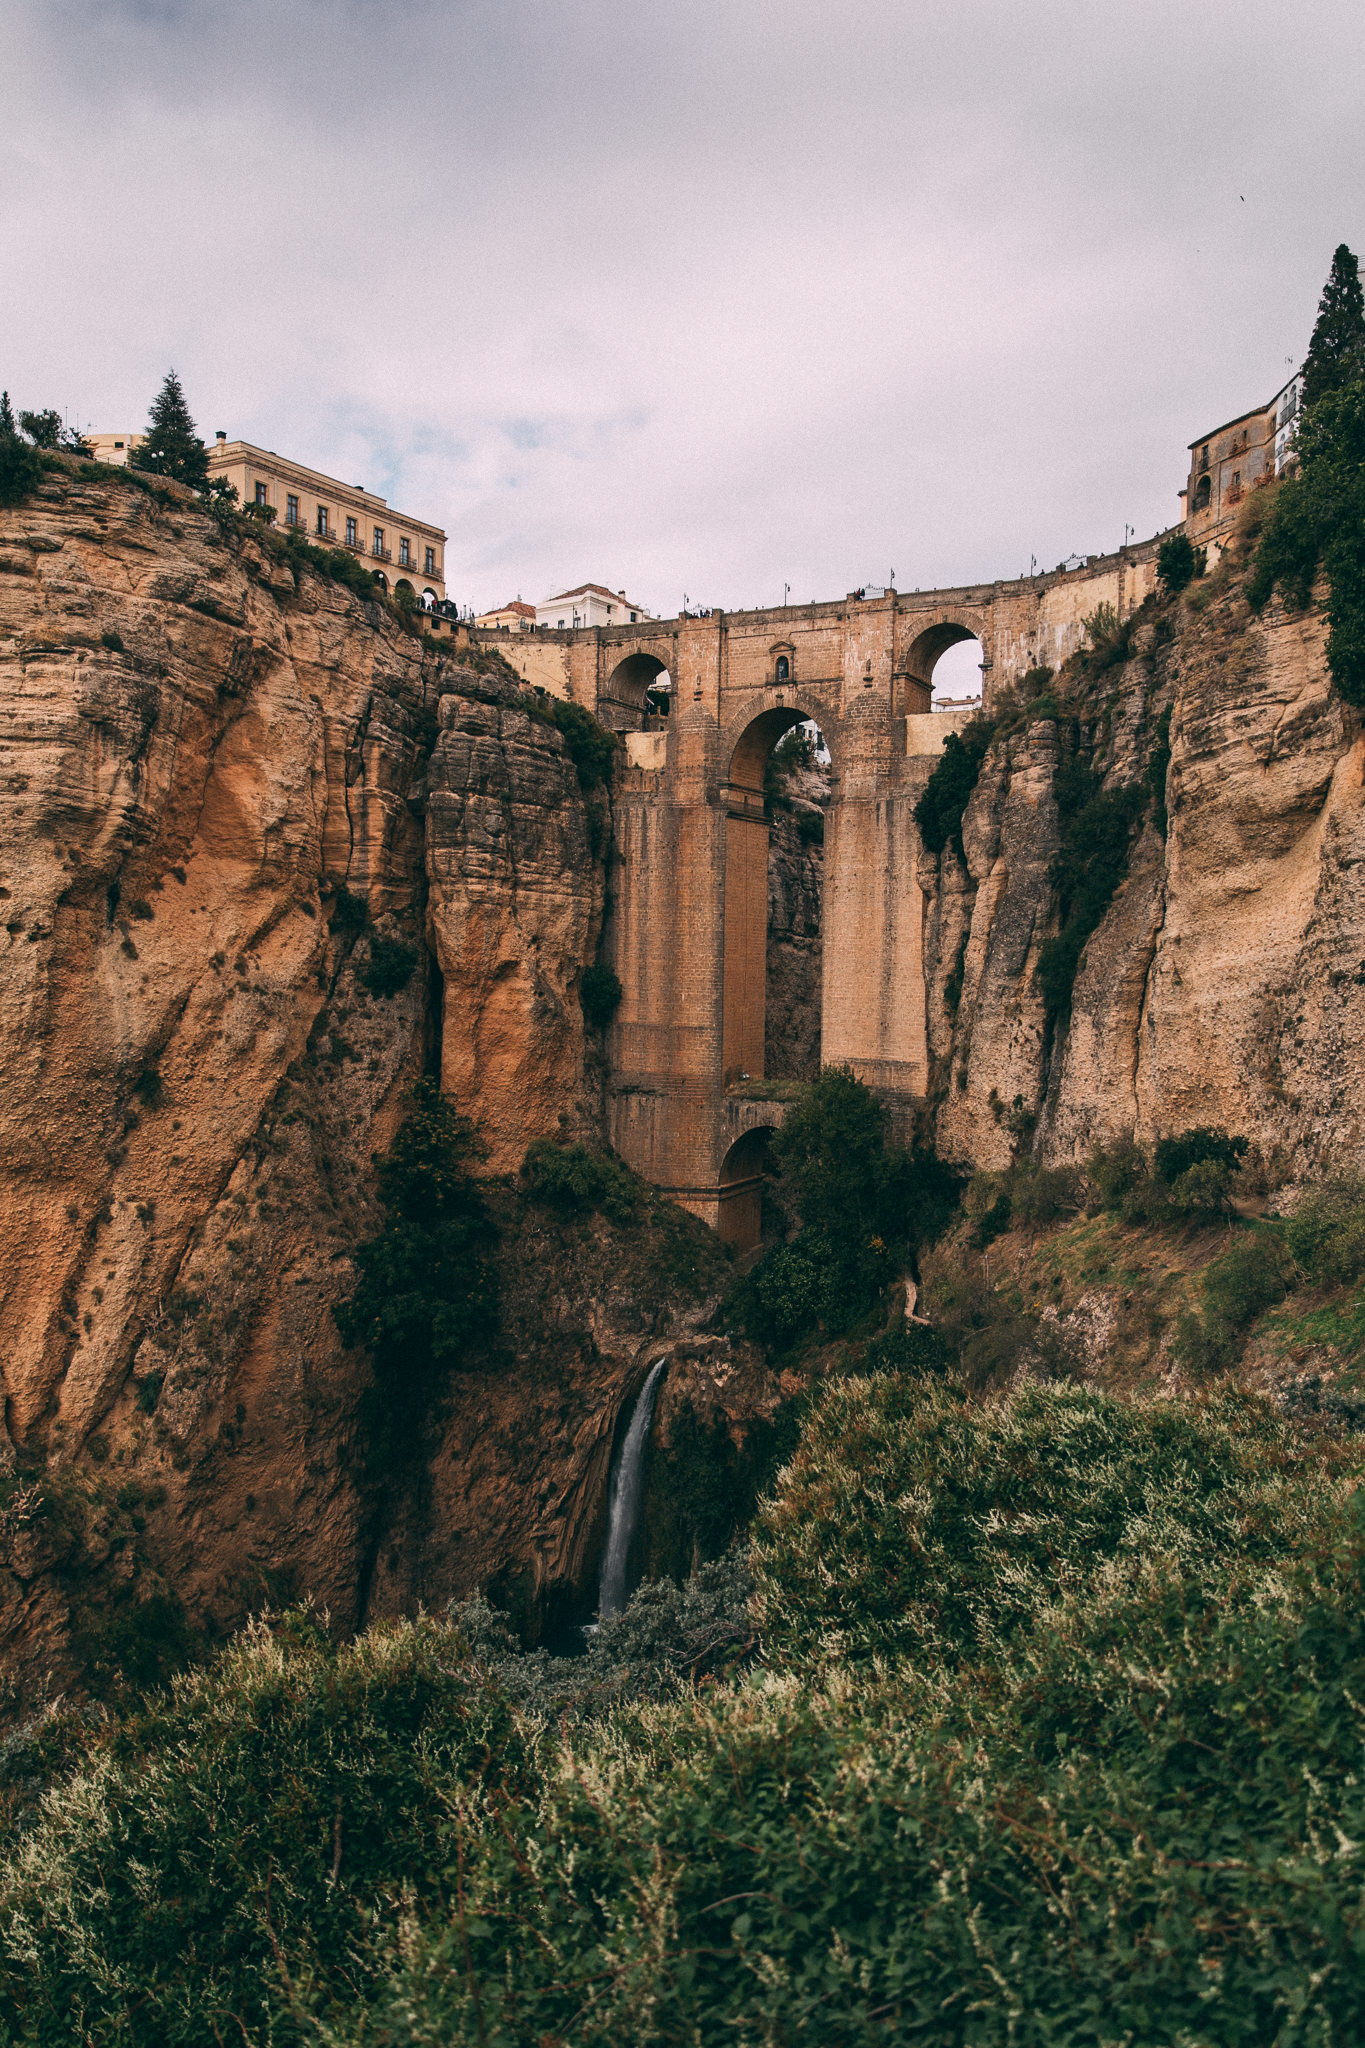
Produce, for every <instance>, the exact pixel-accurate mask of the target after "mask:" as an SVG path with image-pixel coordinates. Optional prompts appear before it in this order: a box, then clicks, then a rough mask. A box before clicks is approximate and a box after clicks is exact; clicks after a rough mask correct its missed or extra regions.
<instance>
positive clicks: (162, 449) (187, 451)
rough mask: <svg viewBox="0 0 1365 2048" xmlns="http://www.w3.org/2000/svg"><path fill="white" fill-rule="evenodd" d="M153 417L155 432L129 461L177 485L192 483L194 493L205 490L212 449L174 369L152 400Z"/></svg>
mask: <svg viewBox="0 0 1365 2048" xmlns="http://www.w3.org/2000/svg"><path fill="white" fill-rule="evenodd" d="M149 417H150V422H151V432H150V433H149V434H148V436H147V438H146V440H145V441H144V442H143V444H142V446H141V447H140V448H135V449H134V450H133V452H132V454H131V456H130V458H129V459H130V461H131V462H132V463H133V465H134V467H135V468H137V469H149V470H151V471H152V473H153V475H154V476H170V477H174V478H175V480H176V482H177V483H182V484H189V486H190V487H191V489H192V490H196V491H202V490H204V489H205V488H206V486H207V484H208V480H209V457H208V450H207V449H206V448H205V446H204V444H203V442H202V441H201V440H200V438H199V434H198V431H197V429H196V427H195V424H194V421H193V420H192V419H191V418H190V409H189V407H188V406H187V405H186V403H185V393H184V391H183V390H182V389H181V385H180V379H179V378H178V377H177V376H176V374H175V371H174V370H167V372H166V381H165V383H164V384H163V385H162V387H161V389H160V391H158V393H157V395H156V397H155V398H154V399H153V400H152V409H151V413H150V416H149Z"/></svg>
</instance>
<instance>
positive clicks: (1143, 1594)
mask: <svg viewBox="0 0 1365 2048" xmlns="http://www.w3.org/2000/svg"><path fill="white" fill-rule="evenodd" d="M1352 1442H1353V1440H1350V1439H1339V1438H1336V1437H1324V1436H1322V1435H1320V1434H1303V1433H1301V1432H1300V1431H1299V1429H1297V1428H1296V1427H1295V1426H1294V1425H1293V1424H1291V1423H1290V1422H1288V1421H1286V1420H1285V1418H1284V1417H1283V1415H1281V1414H1280V1413H1279V1412H1277V1411H1276V1410H1275V1409H1274V1408H1272V1407H1271V1406H1269V1405H1267V1404H1264V1403H1262V1402H1260V1401H1258V1400H1256V1399H1255V1398H1253V1397H1250V1396H1247V1395H1245V1394H1239V1393H1233V1392H1223V1393H1220V1394H1217V1395H1210V1396H1207V1397H1203V1398H1195V1399H1191V1400H1189V1401H1185V1402H1171V1401H1168V1400H1159V1399H1152V1398H1149V1397H1144V1396H1137V1397H1134V1398H1132V1399H1129V1400H1121V1399H1118V1398H1116V1397H1114V1396H1111V1395H1106V1394H1100V1393H1096V1392H1093V1391H1086V1390H1083V1389H1079V1388H1076V1387H1074V1386H1039V1385H1036V1384H1032V1385H1025V1386H1024V1387H1022V1388H1021V1389H1019V1390H1017V1391H1015V1392H1013V1393H1009V1394H1003V1395H998V1396H995V1397H992V1398H991V1399H988V1400H986V1401H984V1402H983V1401H981V1400H969V1399H968V1398H967V1397H966V1395H965V1394H964V1392H963V1390H962V1388H961V1386H960V1384H956V1383H954V1382H953V1381H952V1380H951V1379H949V1378H946V1377H943V1376H940V1377H937V1378H933V1379H923V1378H918V1377H916V1376H914V1375H913V1374H910V1373H894V1372H882V1373H874V1374H872V1375H861V1376H855V1377H850V1378H836V1379H833V1380H831V1381H830V1382H829V1383H828V1384H827V1385H826V1387H825V1388H824V1390H823V1392H822V1393H821V1395H820V1396H819V1398H818V1399H816V1400H815V1402H814V1403H813V1404H812V1407H811V1409H810V1412H809V1415H808V1418H807V1422H806V1426H805V1429H804V1432H803V1434H802V1437H801V1441H800V1443H799V1446H798V1449H797V1451H796V1454H795V1456H794V1458H793V1460H792V1462H791V1464H790V1465H789V1466H788V1467H787V1468H786V1469H785V1470H784V1472H783V1474H782V1476H781V1478H780V1480H779V1482H778V1484H777V1486H776V1489H775V1492H774V1494H773V1497H772V1499H771V1500H770V1502H769V1504H768V1506H767V1507H766V1509H765V1510H764V1511H763V1513H762V1514H761V1516H760V1519H759V1522H758V1525H757V1528H756V1531H755V1536H754V1540H753V1543H752V1547H751V1549H750V1551H749V1553H748V1555H747V1557H746V1559H745V1560H743V1562H742V1564H736V1565H735V1566H732V1567H730V1568H729V1569H728V1571H727V1570H722V1571H720V1572H713V1573H712V1574H711V1575H710V1576H709V1578H708V1579H706V1580H705V1581H704V1582H703V1583H701V1584H700V1585H699V1586H698V1587H696V1588H694V1589H693V1592H692V1594H691V1595H690V1596H688V1597H687V1598H681V1597H679V1596H676V1595H674V1596H669V1595H667V1594H661V1593H659V1592H657V1591H653V1590H650V1589H646V1590H645V1592H644V1593H643V1594H642V1595H641V1596H639V1597H637V1600H636V1601H635V1602H634V1603H633V1605H632V1607H631V1609H630V1610H628V1612H627V1614H626V1615H625V1616H623V1617H622V1618H621V1619H620V1620H619V1621H617V1622H616V1623H614V1624H613V1625H612V1626H611V1628H609V1629H608V1630H604V1631H603V1632H602V1634H601V1635H600V1636H599V1638H598V1639H596V1641H595V1643H594V1646H593V1649H592V1651H591V1653H590V1656H589V1658H588V1659H586V1660H576V1661H574V1662H563V1661H558V1662H557V1661H556V1660H553V1659H549V1658H546V1657H545V1656H544V1655H543V1654H537V1655H532V1656H528V1655H526V1654H524V1653H519V1652H517V1651H516V1650H515V1649H514V1648H513V1647H512V1645H511V1644H510V1641H509V1640H508V1639H506V1638H505V1637H502V1636H500V1633H499V1630H498V1627H497V1624H496V1621H495V1619H494V1617H492V1616H491V1615H490V1613H489V1611H488V1610H487V1609H485V1608H482V1607H479V1606H475V1607H474V1608H471V1609H466V1610H464V1611H462V1612H458V1613H455V1614H453V1615H450V1616H446V1617H441V1618H434V1619H425V1620H421V1621H418V1622H414V1623H408V1624H403V1625H401V1626H395V1627H392V1628H388V1629H383V1630H377V1631H372V1632H371V1633H370V1634H369V1635H368V1636H366V1637H364V1638H362V1639H361V1640H360V1641H358V1642H356V1643H354V1644H352V1645H350V1646H347V1647H342V1648H338V1647H337V1646H336V1645H335V1644H334V1643H332V1642H331V1641H330V1640H329V1638H328V1637H327V1635H326V1634H325V1632H324V1631H323V1630H322V1629H320V1628H318V1627H316V1626H314V1625H313V1624H312V1623H311V1622H310V1621H309V1620H308V1619H307V1618H306V1617H303V1616H286V1617H284V1618H282V1619H280V1620H278V1621H276V1622H274V1623H269V1624H267V1623H261V1624H258V1625H257V1626H255V1627H254V1628H253V1629H251V1630H250V1631H248V1632H247V1633H246V1634H245V1635H244V1636H243V1637H241V1638H240V1639H238V1640H237V1641H236V1642H235V1643H234V1644H233V1645H232V1646H231V1647H230V1648H229V1649H228V1650H227V1652H226V1653H225V1654H224V1655H223V1656H222V1657H221V1658H220V1659H219V1661H218V1662H217V1663H216V1664H214V1665H213V1666H212V1667H211V1668H209V1669H206V1670H204V1671H201V1672H199V1673H196V1674H194V1675H191V1676H187V1677H184V1678H182V1679H180V1680H178V1681H177V1682H176V1684H175V1685H174V1687H173V1688H172V1689H171V1690H170V1691H169V1692H168V1693H166V1694H162V1695H157V1696H154V1697H152V1698H150V1699H149V1700H148V1701H147V1702H146V1704H145V1705H144V1706H143V1707H142V1708H141V1709H140V1710H139V1711H136V1712H133V1713H130V1714H128V1715H126V1716H125V1717H123V1718H121V1719H118V1720H96V1721H94V1722H90V1721H88V1720H86V1719H84V1718H82V1716H81V1715H79V1714H78V1713H76V1712H74V1711H72V1712H61V1711H58V1712H56V1713H54V1714H52V1715H51V1716H50V1717H48V1719H47V1720H46V1721H44V1722H43V1723H41V1724H40V1725H37V1726H35V1727H33V1728H31V1729H29V1730H28V1731H26V1732H25V1733H24V1734H23V1735H22V1736H20V1737H18V1738H16V1739H14V1740H12V1741H11V1742H10V1744H9V1746H8V1748H7V1750H6V1752H5V1754H4V1765H3V1768H4V1789H5V1794H6V1798H7V1801H8V1818H9V1827H8V1840H7V1848H6V1851H5V1857H4V1861H3V1864H2V1865H0V2038H3V2039H8V2040H13V2041H28V2042H57V2041H61V2042H66V2041H69V2040H72V2039H82V2040H88V2041H92V2042H104V2041H111V2042H112V2041H119V2042H129V2043H141V2042H146V2043H149V2044H150V2043H153V2042H154V2043H157V2044H170V2043H182V2042H183V2043H191V2042H193V2043H196V2044H197V2043H202V2042H204V2041H229V2040H247V2041H250V2042H288V2041H300V2042H302V2041H326V2042H332V2043H346V2044H357V2048H358V2044H361V2043H366V2044H372V2043H374V2044H377V2043H386V2044H387V2043H394V2044H396V2043H400V2042H401V2043H417V2042H438V2041H439V2042H442V2043H446V2042H453V2043H464V2042H468V2043H476V2042H477V2043H484V2044H509V2048H510V2044H513V2043H516V2044H523V2043H532V2042H534V2043H543V2044H552V2043H560V2042H563V2043H569V2042H573V2043H576V2044H577V2043H602V2044H606V2043H613V2044H616V2043H620V2042H622V2041H627V2040H628V2041H631V2042H633V2043H634V2042H658V2043H679V2044H682V2043H694V2042H712V2041H723V2040H734V2041H738V2042H745V2043H755V2044H757V2043H769V2042H774V2043H775V2042H784V2043H785V2042H796V2041H801V2040H810V2041H819V2042H821V2043H822V2044H823V2043H831V2042H837V2043H845V2042H847V2043H860V2044H861V2043H865V2042H867V2043H870V2042H885V2041H890V2040H897V2041H899V2040H914V2041H927V2042H935V2043H938V2042H942V2043H949V2042H951V2043H977V2042H981V2043H986V2042H990V2043H994V2042H1001V2043H1004V2042H1007V2041H1008V2042H1011V2043H1032V2042H1038V2043H1043V2042H1047V2043H1054V2042H1060V2041H1066V2042H1068V2043H1072V2042H1075V2043H1095V2044H1100V2043H1119V2042H1132V2043H1137V2042H1141V2043H1144V2044H1145V2043H1156V2042H1171V2043H1177V2042H1178V2043H1182V2044H1192V2043H1205V2042H1208V2043H1215V2042H1216V2043H1224V2042H1226V2043H1233V2042H1237V2043H1245V2042H1251V2041H1255V2042H1258V2043H1260V2042H1284V2043H1290V2042H1293V2043H1323V2044H1325V2043H1327V2042H1329V2041H1333V2042H1335V2041H1340V2040H1346V2039H1351V2038H1354V2037H1355V2036H1356V2035H1357V2034H1358V2033H1359V2031H1360V2028H1361V2026H1362V2024H1365V1970H1362V1967H1361V1964H1362V1942H1363V1941H1365V1928H1362V1915H1361V1896H1360V1895H1361V1881H1360V1867H1359V1866H1360V1855H1361V1851H1360V1849H1359V1847H1358V1845H1359V1844H1360V1843H1361V1841H1362V1840H1365V1811H1362V1800H1363V1798H1365V1794H1363V1793H1362V1784H1363V1783H1365V1776H1363V1775H1362V1772H1363V1769H1365V1755H1362V1723H1361V1708H1360V1705H1359V1702H1360V1701H1361V1700H1365V1599H1363V1598H1362V1593H1363V1592H1365V1585H1363V1584H1362V1579H1363V1577H1365V1513H1362V1510H1361V1496H1360V1494H1359V1493H1358V1491H1357V1487H1358V1478H1359V1470H1358V1458H1357V1456H1356V1454H1355V1452H1354V1450H1353V1449H1352V1448H1351V1447H1350V1446H1351V1443H1352ZM750 1586H752V1587H753V1591H752V1593H751V1592H750V1591H749V1588H750Z"/></svg>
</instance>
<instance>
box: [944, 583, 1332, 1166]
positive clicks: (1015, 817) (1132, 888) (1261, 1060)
mask: <svg viewBox="0 0 1365 2048" xmlns="http://www.w3.org/2000/svg"><path fill="white" fill-rule="evenodd" d="M1243 586H1244V569H1242V568H1238V567H1236V566H1234V565H1233V564H1230V565H1229V567H1228V568H1227V569H1226V570H1225V571H1223V572H1221V573H1220V574H1219V575H1218V577H1217V578H1214V579H1210V583H1209V585H1207V586H1202V587H1201V586H1200V585H1196V586H1194V589H1193V591H1192V592H1191V593H1190V595H1189V597H1187V598H1186V599H1184V600H1182V601H1179V602H1177V603H1170V602H1167V603H1164V604H1163V605H1161V606H1160V607H1158V608H1156V609H1155V610H1153V609H1152V608H1150V607H1149V609H1148V612H1147V613H1146V614H1144V615H1143V617H1142V618H1141V619H1140V621H1139V623H1138V624H1137V627H1136V629H1135V633H1134V637H1133V641H1132V645H1131V653H1130V658H1129V659H1128V660H1127V661H1126V662H1124V663H1122V664H1120V665H1119V666H1116V667H1113V668H1110V669H1109V670H1108V671H1107V672H1105V673H1104V674H1102V675H1100V674H1095V675H1093V676H1092V677H1091V678H1090V679H1089V680H1084V679H1082V680H1081V681H1080V683H1079V684H1078V683H1077V682H1076V679H1074V678H1073V679H1071V683H1070V687H1071V690H1072V692H1073V695H1072V699H1071V701H1070V702H1069V704H1068V705H1067V707H1066V708H1067V710H1068V711H1069V712H1073V711H1074V712H1075V714H1076V716H1075V717H1074V719H1073V718H1071V717H1069V716H1068V717H1064V718H1063V719H1061V720H1060V721H1058V720H1056V719H1053V718H1051V717H1045V718H1033V719H1031V720H1029V719H1025V720H1024V721H1023V722H1022V723H1017V724H1015V725H1014V726H1013V728H1012V730H1010V731H1009V733H1008V735H1007V736H1005V737H1002V738H998V739H997V741H996V742H995V743H994V744H993V746H992V748H991V750H990V752H989V754H988V755H987V758H986V761H985V763H984V766H983V769H982V773H981V777H980V780H979V782H978V784H977V788H976V790H975V793H974V794H973V796H972V798H971V801H970V803H969V805H968V807H967V812H966V815H965V817H964V820H963V830H962V849H961V857H959V854H958V851H957V849H956V848H955V847H952V846H950V847H949V849H948V850H947V851H946V852H945V853H944V855H943V856H942V857H941V858H940V859H937V860H935V859H931V858H928V857H923V858H922V860H921V880H922V883H923V885H924V887H925V892H926V981H927V984H928V1016H929V1032H930V1045H931V1052H932V1055H933V1059H934V1068H935V1095H934V1105H933V1107H934V1118H935V1124H936V1129H937V1134H938V1142H939V1144H940V1146H941V1147H942V1149H943V1151H944V1152H945V1154H946V1155H947V1156H949V1157H951V1158H955V1159H958V1160H961V1161H964V1162H969V1163H972V1164H974V1165H978V1166H985V1167H1001V1166H1004V1165H1006V1164H1008V1162H1009V1160H1010V1157H1011V1156H1012V1153H1013V1151H1014V1149H1015V1145H1016V1142H1017V1141H1018V1139H1019V1135H1020V1129H1021V1126H1022V1125H1027V1123H1028V1122H1029V1121H1030V1120H1032V1119H1036V1124H1035V1125H1034V1128H1033V1131H1032V1134H1031V1135H1029V1134H1028V1132H1027V1130H1026V1131H1025V1135H1024V1142H1025V1144H1026V1145H1030V1144H1031V1145H1032V1146H1033V1148H1034V1149H1035V1152H1036V1155H1037V1156H1038V1157H1039V1158H1040V1159H1042V1160H1043V1161H1044V1162H1046V1163H1048V1164H1059V1163H1064V1162H1070V1161H1076V1160H1081V1159H1083V1158H1084V1157H1085V1156H1086V1154H1087V1153H1088V1151H1089V1150H1090V1148H1091V1146H1092V1145H1093V1144H1095V1143H1096V1142H1108V1141H1110V1140H1112V1139H1114V1138H1117V1137H1121V1136H1127V1135H1131V1134H1134V1133H1135V1134H1136V1135H1137V1136H1138V1138H1139V1139H1143V1140H1150V1139H1152V1138H1154V1137H1156V1136H1158V1135H1160V1134H1162V1133H1165V1132H1168V1131H1172V1130H1181V1129H1185V1128H1188V1127H1189V1126H1191V1125H1194V1124H1213V1125H1221V1126H1222V1127H1223V1128H1225V1129H1227V1130H1229V1131H1234V1132H1243V1133H1245V1134H1246V1135H1247V1136H1248V1137H1249V1138H1250V1139H1251V1140H1252V1141H1253V1142H1254V1143H1255V1144H1256V1145H1257V1146H1258V1148H1259V1149H1260V1151H1261V1153H1262V1154H1263V1156H1264V1157H1265V1159H1266V1160H1267V1161H1268V1162H1274V1164H1275V1167H1276V1170H1277V1171H1280V1172H1287V1173H1291V1174H1292V1173H1300V1172H1306V1171H1310V1170H1312V1169H1314V1168H1317V1167H1320V1166H1321V1165H1323V1164H1329V1165H1330V1164H1346V1163H1351V1164H1356V1165H1361V1164H1365V1067H1362V1062H1361V1059H1360V1047H1361V1045H1362V1043H1363V1042H1365V902H1362V898H1361V892H1360V889H1359V886H1358V874H1359V867H1360V862H1361V860H1362V857H1365V799H1363V797H1362V766H1363V765H1365V744H1363V743H1362V739H1361V730H1360V718H1359V715H1358V714H1357V713H1354V712H1352V711H1351V710H1350V709H1349V708H1348V707H1345V706H1343V705H1342V703H1341V702H1340V700H1339V699H1338V698H1337V697H1336V696H1335V694H1334V693H1333V692H1332V691H1331V690H1330V688H1329V683H1328V676H1327V670H1326V664H1325V659H1324V653H1323V643H1324V622H1323V619H1322V616H1321V603H1320V601H1319V603H1318V605H1316V606H1315V607H1314V608H1313V609H1311V610H1309V611H1307V612H1292V611H1286V610H1284V609H1283V607H1281V606H1280V605H1279V604H1278V603H1276V604H1272V605H1271V606H1270V607H1268V608H1267V610H1266V612H1265V613H1264V614H1263V615H1262V616H1261V617H1260V618H1256V617H1254V616H1253V615H1252V614H1251V612H1250V611H1249V609H1248V607H1247V605H1246V601H1245V596H1244V587H1243ZM1320 595H1321V594H1320ZM1077 691H1079V694H1076V693H1077ZM1163 713H1169V746H1170V764H1169V771H1168V774H1167V776H1166V781H1165V805H1166V810H1167V814H1168V817H1167V823H1166V829H1165V832H1164V835H1163V832H1162V831H1161V829H1160V822H1161V821H1160V804H1159V802H1158V800H1157V793H1156V792H1153V793H1152V794H1151V795H1150V796H1149V797H1148V798H1146V799H1145V801H1144V815H1143V817H1142V820H1141V822H1140V824H1139V826H1138V829H1137V831H1136V833H1135V836H1134V840H1133V843H1132V849H1131V853H1130V858H1129V865H1128V872H1127V877H1126V879H1125V881H1124V882H1123V884H1122V886H1121V887H1120V888H1119V890H1118V891H1117V893H1116V895H1115V896H1114V899H1113V901H1112V903H1111V905H1110V908H1109V911H1108V913H1107V915H1106V916H1105V918H1104V921H1103V923H1102V924H1101V925H1100V926H1099V928H1098V929H1097V930H1096V931H1095V932H1094V934H1093V935H1092V936H1091V938H1090V940H1089V942H1088V944H1087V946H1086V949H1085V952H1084V954H1083V956H1082V959H1081V964H1080V969H1079V972H1078V974H1077V976H1076V980H1075V984H1074V990H1073V994H1072V1001H1071V1007H1070V1014H1069V1017H1065V1016H1063V1018H1062V1019H1061V1020H1060V1021H1056V1020H1050V1019H1049V1017H1048V1015H1047V1013H1046V1009H1045V1005H1044V1001H1043V995H1042V991H1041V989H1040V986H1039V983H1038V979H1037V972H1036V970H1037V966H1038V959H1039V954H1040V951H1041V948H1042V947H1043V945H1044V944H1045V942H1046V941H1047V939H1048V938H1049V937H1050V936H1051V935H1052V934H1053V933H1054V932H1055V931H1056V930H1057V897H1056V891H1055V888H1054V886H1053V879H1052V877H1053V863H1054V861H1055V859H1056V857H1057V852H1058V847H1059V843H1060V841H1059V824H1058V807H1057V776H1058V772H1059V768H1060V767H1061V765H1062V763H1063V761H1064V760H1065V759H1066V758H1067V757H1069V756H1070V755H1071V754H1073V753H1074V751H1075V749H1076V748H1077V747H1078V746H1079V747H1080V748H1081V749H1082V751H1083V752H1084V753H1085V755H1086V757H1087V758H1088V759H1090V760H1091V761H1093V764H1094V766H1095V768H1096V769H1097V770H1098V771H1099V772H1100V773H1101V774H1102V775H1103V777H1104V782H1105V786H1106V788H1109V789H1116V788H1120V787H1124V786H1128V785H1131V784H1134V783H1138V782H1141V781H1143V779H1144V778H1146V777H1148V776H1149V774H1150V772H1151V764H1152V762H1153V758H1154V756H1155V755H1156V754H1157V751H1158V749H1159V747H1160V744H1161V721H1162V715H1163Z"/></svg>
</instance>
